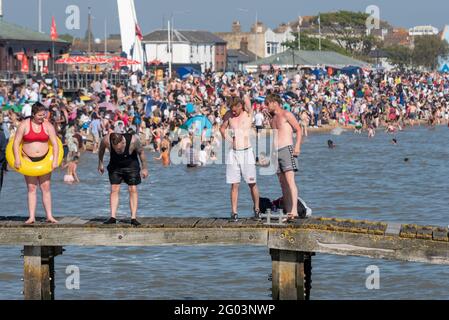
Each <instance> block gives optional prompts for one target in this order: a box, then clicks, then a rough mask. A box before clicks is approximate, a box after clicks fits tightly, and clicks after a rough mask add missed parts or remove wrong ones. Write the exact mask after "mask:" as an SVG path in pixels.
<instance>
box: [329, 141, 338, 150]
mask: <svg viewBox="0 0 449 320" xmlns="http://www.w3.org/2000/svg"><path fill="white" fill-rule="evenodd" d="M327 146H328V147H329V149H334V148H335V147H336V145H335V144H334V142H333V141H332V140H327Z"/></svg>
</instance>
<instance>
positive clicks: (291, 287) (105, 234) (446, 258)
mask: <svg viewBox="0 0 449 320" xmlns="http://www.w3.org/2000/svg"><path fill="white" fill-rule="evenodd" d="M25 220H26V219H25V218H18V217H2V218H0V246H23V247H24V251H23V252H24V297H25V299H29V300H41V299H43V300H47V299H54V298H55V285H54V279H55V275H54V261H55V257H57V256H58V255H60V254H62V252H63V247H64V246H90V247H92V246H109V247H123V246H183V245H188V246H191V245H210V246H225V245H242V246H243V245H245V246H246V245H251V246H266V247H268V248H269V252H270V254H271V258H272V269H273V270H272V294H273V299H275V300H305V299H309V298H310V290H311V270H312V257H313V256H314V255H315V254H317V253H325V254H335V255H343V256H360V257H369V258H374V259H389V260H397V261H409V262H421V263H429V264H440V265H449V237H448V228H446V227H444V228H442V227H436V226H427V227H423V226H417V225H403V224H397V223H382V222H370V221H354V220H344V219H330V218H309V219H305V220H298V221H296V222H294V223H289V224H278V223H272V224H267V223H266V221H265V222H262V221H257V220H254V219H241V220H239V221H238V222H232V221H230V220H229V219H220V218H156V217H155V218H141V219H140V221H141V222H142V226H141V227H138V228H133V227H131V226H130V225H129V224H127V223H129V221H123V223H119V224H117V225H113V226H109V225H103V224H102V223H103V222H104V221H105V219H104V218H97V219H83V218H79V217H66V218H63V219H61V220H60V223H59V224H57V225H49V224H45V223H43V222H38V223H36V224H35V225H33V226H26V225H24V221H25Z"/></svg>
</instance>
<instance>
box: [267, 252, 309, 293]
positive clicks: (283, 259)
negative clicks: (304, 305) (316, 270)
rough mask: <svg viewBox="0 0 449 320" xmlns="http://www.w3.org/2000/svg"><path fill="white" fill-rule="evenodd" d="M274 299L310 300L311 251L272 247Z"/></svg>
mask: <svg viewBox="0 0 449 320" xmlns="http://www.w3.org/2000/svg"><path fill="white" fill-rule="evenodd" d="M270 254H271V260H272V268H273V274H272V295H273V300H309V299H310V289H311V283H312V277H311V270H312V258H311V254H310V253H305V252H298V251H288V250H279V249H270Z"/></svg>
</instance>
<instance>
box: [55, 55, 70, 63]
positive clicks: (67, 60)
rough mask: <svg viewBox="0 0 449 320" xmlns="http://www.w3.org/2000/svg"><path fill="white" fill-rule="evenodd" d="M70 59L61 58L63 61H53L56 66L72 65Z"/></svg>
mask: <svg viewBox="0 0 449 320" xmlns="http://www.w3.org/2000/svg"><path fill="white" fill-rule="evenodd" d="M72 61H73V60H72V59H71V58H70V57H69V58H63V59H58V60H56V61H55V63H56V64H71V63H72Z"/></svg>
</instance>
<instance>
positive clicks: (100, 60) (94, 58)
mask: <svg viewBox="0 0 449 320" xmlns="http://www.w3.org/2000/svg"><path fill="white" fill-rule="evenodd" d="M108 63H109V61H108V59H107V58H105V57H99V56H92V57H90V58H89V64H108Z"/></svg>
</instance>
